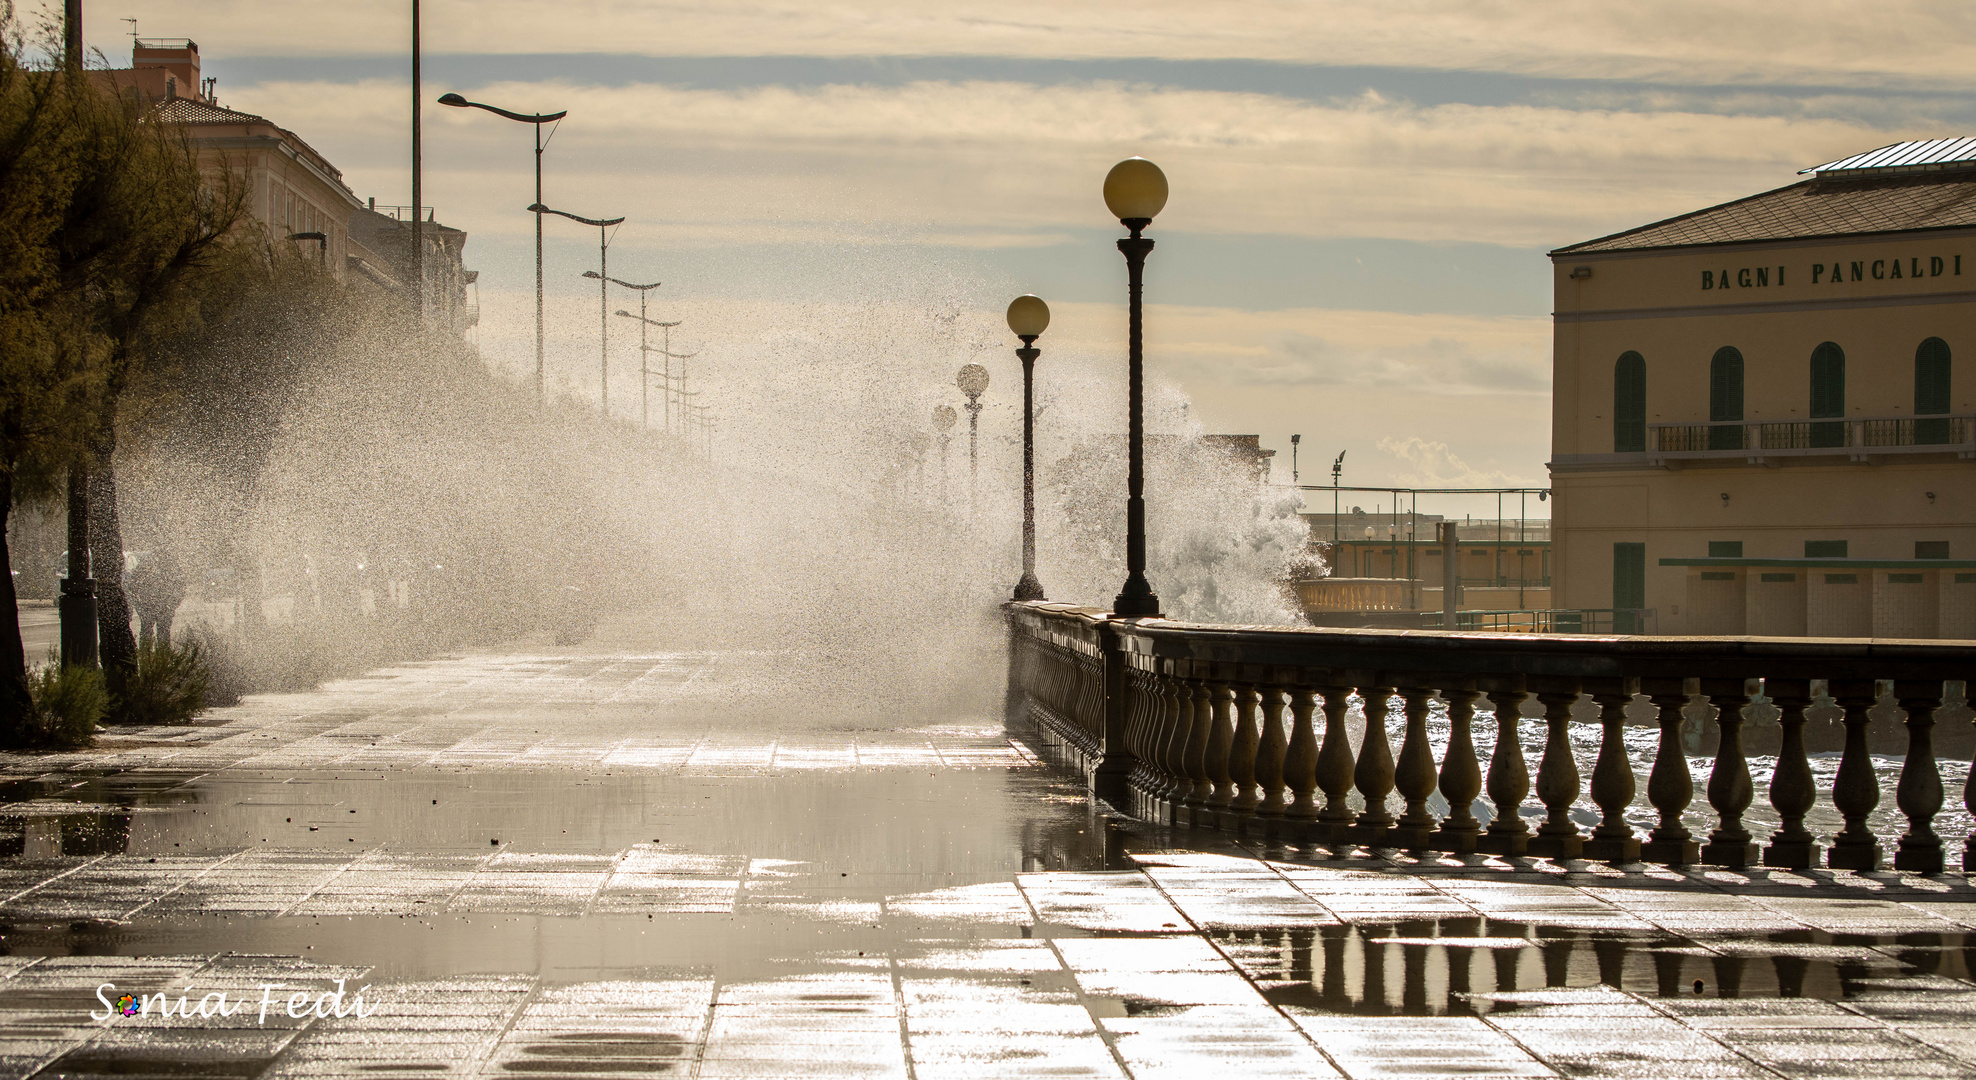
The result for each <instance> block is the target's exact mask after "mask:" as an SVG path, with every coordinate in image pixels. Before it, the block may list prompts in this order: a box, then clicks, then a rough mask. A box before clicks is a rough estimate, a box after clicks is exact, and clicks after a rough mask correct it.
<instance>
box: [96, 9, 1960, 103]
mask: <svg viewBox="0 0 1976 1080" xmlns="http://www.w3.org/2000/svg"><path fill="white" fill-rule="evenodd" d="M406 7H407V5H405V4H404V3H403V2H402V0H345V2H342V3H337V4H301V3H292V2H291V3H269V2H267V0H204V2H202V3H200V4H198V5H187V4H185V3H183V2H182V0H127V2H126V3H124V4H121V5H119V6H117V7H115V8H107V9H97V10H98V11H100V12H101V14H92V16H91V17H90V19H89V22H88V24H87V25H88V29H89V32H90V34H91V35H92V40H95V41H98V42H105V43H108V42H117V41H118V40H119V38H120V34H121V32H122V31H123V29H124V27H123V26H122V24H120V23H118V22H117V21H116V19H117V18H119V17H122V16H126V15H128V16H135V17H137V18H138V19H139V21H140V25H141V26H142V28H143V30H144V32H145V33H146V34H182V35H190V36H192V37H195V38H197V39H199V40H200V41H201V42H202V43H205V44H207V45H208V47H209V48H210V47H212V46H215V45H219V46H223V47H224V48H225V49H226V50H227V51H230V52H233V53H252V54H261V55H311V56H336V55H389V54H400V53H403V52H404V51H405V50H406V48H407V43H408V39H409V36H410V35H409V29H410V28H409V22H410V20H409V17H408V13H407V10H406ZM426 12H427V14H426V16H425V26H424V40H425V47H426V48H427V49H428V50H431V51H432V52H435V53H448V52H450V53H559V52H570V53H595V52H617V53H639V54H647V55H653V56H771V55H777V56H791V55H793V56H847V57H855V56H939V55H968V56H1019V57H1068V58H1090V57H1174V58H1190V59H1193V58H1253V59H1260V60H1275V61H1286V62H1301V63H1320V64H1340V65H1383V66H1396V67H1408V68H1429V69H1450V68H1452V69H1464V70H1479V71H1502V72H1518V73H1530V74H1542V75H1570V76H1575V77H1581V78H1594V79H1599V78H1605V79H1648V78H1651V79H1664V80H1668V81H1674V82H1700V83H1724V82H1765V81H1780V80H1789V81H1800V82H1811V83H1815V84H1833V83H1837V84H1851V85H1866V86H1876V85H1886V84H1916V83H1922V84H1929V83H1932V84H1950V85H1959V86H1967V85H1968V81H1969V69H1968V62H1967V61H1968V57H1967V48H1968V42H1969V41H1970V40H1971V38H1972V37H1976V12H1973V11H1972V9H1971V8H1970V6H1969V5H1967V4H1962V3H1955V2H1953V0H1906V2H1900V0H1892V2H1883V3H1877V4H1857V3H1852V4H1840V3H1814V4H1806V3H1802V2H1794V3H1785V2H1782V0H1758V2H1752V3H1742V4H1723V3H1720V2H1718V0H1660V2H1652V3H1633V4H1585V3H1582V2H1579V0H1488V2H1479V3H1467V4H1447V3H1438V2H1435V0H1395V2H1390V3H1384V4H1364V3H1353V2H1350V0H1323V2H1306V0H1245V2H1243V3H1240V4H1202V3H1198V2H1191V0H1086V2H1083V3H1074V4H1065V3H1059V2H1054V0H994V2H992V3H989V2H983V0H950V2H943V3H938V4H935V3H929V2H927V0H861V2H855V3H853V2H842V0H840V2H835V3H832V2H797V0H779V2H778V0H752V2H734V3H689V2H682V0H561V2H550V0H476V2H474V3H470V4H467V3H460V4H443V5H442V4H428V5H427V6H426Z"/></svg>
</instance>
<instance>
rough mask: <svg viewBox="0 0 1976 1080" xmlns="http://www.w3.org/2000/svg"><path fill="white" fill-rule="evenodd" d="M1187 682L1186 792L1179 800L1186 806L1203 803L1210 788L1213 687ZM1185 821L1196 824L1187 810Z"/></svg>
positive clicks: (1212, 785)
mask: <svg viewBox="0 0 1976 1080" xmlns="http://www.w3.org/2000/svg"><path fill="white" fill-rule="evenodd" d="M1186 683H1187V709H1188V712H1187V795H1186V798H1185V799H1184V800H1183V802H1184V804H1185V805H1186V806H1187V807H1189V808H1190V809H1199V808H1200V807H1203V806H1206V805H1207V802H1208V797H1209V796H1210V795H1212V794H1213V792H1214V782H1213V780H1212V779H1211V778H1210V777H1209V774H1208V740H1209V737H1210V732H1211V731H1213V729H1214V717H1213V715H1212V714H1211V711H1210V710H1211V706H1212V694H1213V690H1212V689H1210V688H1209V686H1208V684H1206V683H1203V682H1196V681H1195V680H1193V679H1188V680H1187V681H1186ZM1187 823H1188V824H1189V825H1192V824H1196V822H1195V820H1194V815H1193V814H1192V813H1189V815H1188V818H1187Z"/></svg>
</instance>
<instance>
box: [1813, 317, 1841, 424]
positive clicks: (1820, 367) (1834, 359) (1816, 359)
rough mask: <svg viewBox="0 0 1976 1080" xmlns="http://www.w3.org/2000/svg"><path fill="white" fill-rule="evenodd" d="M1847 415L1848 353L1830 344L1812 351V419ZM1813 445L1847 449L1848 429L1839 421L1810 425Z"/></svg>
mask: <svg viewBox="0 0 1976 1080" xmlns="http://www.w3.org/2000/svg"><path fill="white" fill-rule="evenodd" d="M1845 415H1846V351H1845V350H1844V349H1841V348H1839V347H1838V346H1837V345H1835V344H1833V343H1832V342H1830V341H1827V342H1824V343H1823V344H1821V345H1819V346H1818V348H1816V349H1813V350H1811V416H1812V419H1814V420H1816V419H1818V418H1820V417H1826V416H1830V417H1843V416H1845ZM1811 445H1813V446H1844V445H1846V425H1845V424H1843V423H1840V422H1838V421H1836V420H1835V421H1834V422H1832V423H1829V424H1813V425H1811Z"/></svg>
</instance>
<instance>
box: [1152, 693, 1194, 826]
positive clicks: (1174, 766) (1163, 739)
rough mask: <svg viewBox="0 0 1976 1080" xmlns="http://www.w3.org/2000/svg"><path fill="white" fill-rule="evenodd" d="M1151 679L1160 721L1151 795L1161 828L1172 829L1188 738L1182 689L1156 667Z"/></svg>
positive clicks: (1154, 756)
mask: <svg viewBox="0 0 1976 1080" xmlns="http://www.w3.org/2000/svg"><path fill="white" fill-rule="evenodd" d="M1150 678H1151V680H1152V684H1153V693H1154V700H1155V705H1154V708H1155V712H1156V713H1157V720H1156V724H1155V727H1154V729H1153V748H1152V755H1153V774H1154V780H1153V782H1152V785H1151V790H1150V791H1149V792H1148V794H1149V797H1150V798H1151V799H1152V800H1153V802H1154V804H1155V810H1156V812H1157V814H1158V817H1159V822H1160V824H1162V825H1171V824H1173V805H1174V796H1175V793H1176V792H1177V791H1178V790H1179V789H1180V784H1181V782H1182V776H1183V771H1182V766H1181V760H1180V757H1181V755H1180V748H1181V747H1182V746H1183V745H1184V744H1185V742H1186V738H1187V737H1186V734H1185V732H1184V730H1183V729H1182V725H1181V716H1180V690H1179V687H1178V686H1177V685H1175V683H1174V681H1173V680H1172V679H1170V678H1168V677H1167V676H1165V675H1164V674H1161V673H1160V671H1159V668H1158V666H1157V664H1156V665H1155V667H1154V669H1153V671H1152V673H1151V675H1150Z"/></svg>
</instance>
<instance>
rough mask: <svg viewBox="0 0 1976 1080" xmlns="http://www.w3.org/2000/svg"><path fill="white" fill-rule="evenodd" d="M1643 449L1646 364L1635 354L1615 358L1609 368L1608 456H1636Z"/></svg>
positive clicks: (1645, 428) (1645, 426)
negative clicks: (1615, 361) (1610, 396)
mask: <svg viewBox="0 0 1976 1080" xmlns="http://www.w3.org/2000/svg"><path fill="white" fill-rule="evenodd" d="M1646 448H1647V361H1646V358H1645V357H1643V356H1641V355H1640V354H1639V353H1636V352H1626V353H1621V354H1620V355H1619V361H1618V362H1617V363H1615V364H1613V366H1612V452H1613V453H1615V454H1637V453H1639V452H1641V451H1643V450H1645V449H1646Z"/></svg>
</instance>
